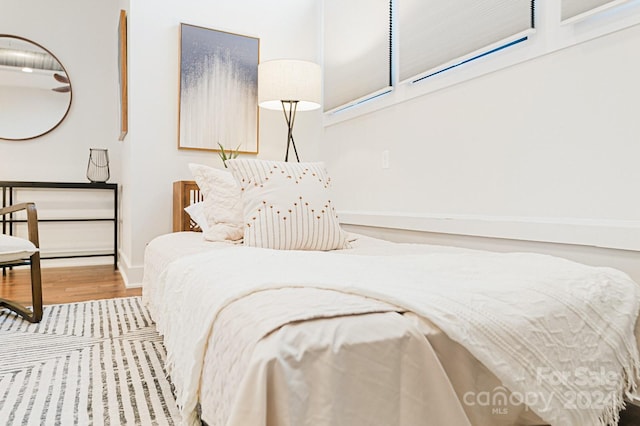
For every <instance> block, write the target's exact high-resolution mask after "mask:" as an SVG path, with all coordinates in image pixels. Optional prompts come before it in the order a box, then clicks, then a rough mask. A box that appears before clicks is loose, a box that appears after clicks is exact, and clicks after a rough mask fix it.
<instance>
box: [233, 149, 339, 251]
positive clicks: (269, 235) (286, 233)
mask: <svg viewBox="0 0 640 426" xmlns="http://www.w3.org/2000/svg"><path fill="white" fill-rule="evenodd" d="M227 165H228V167H229V169H230V170H231V172H232V173H233V175H234V177H235V178H236V180H237V181H238V184H239V185H240V188H241V191H242V201H243V205H244V209H243V212H244V244H246V245H248V246H252V247H262V248H272V249H279V250H334V249H342V248H347V247H348V243H347V237H346V234H345V232H344V231H343V230H342V229H341V228H340V224H339V222H338V217H337V215H336V209H335V206H334V205H333V201H332V198H331V178H330V177H329V176H328V175H327V171H326V169H325V167H324V164H323V163H286V162H280V161H266V160H247V159H233V160H228V161H227Z"/></svg>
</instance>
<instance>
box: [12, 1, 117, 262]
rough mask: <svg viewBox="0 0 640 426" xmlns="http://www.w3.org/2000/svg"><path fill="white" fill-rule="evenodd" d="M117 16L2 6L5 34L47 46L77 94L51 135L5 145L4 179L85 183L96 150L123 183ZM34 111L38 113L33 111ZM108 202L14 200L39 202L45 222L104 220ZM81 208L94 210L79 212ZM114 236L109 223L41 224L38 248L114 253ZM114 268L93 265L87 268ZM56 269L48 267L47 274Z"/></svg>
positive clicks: (40, 197) (29, 196)
mask: <svg viewBox="0 0 640 426" xmlns="http://www.w3.org/2000/svg"><path fill="white" fill-rule="evenodd" d="M118 12H119V8H118V5H117V4H115V3H114V2H110V1H100V2H99V1H85V0H65V1H64V2H51V1H48V0H24V1H19V2H16V1H11V0H0V32H1V33H3V34H9V35H16V36H21V37H25V38H28V39H30V40H32V41H34V42H36V43H38V44H40V45H42V46H44V47H46V48H47V49H48V50H49V51H51V52H52V53H53V54H54V55H55V56H56V57H57V58H58V60H59V61H60V62H61V63H62V64H63V65H64V67H65V69H66V71H67V72H68V75H69V78H70V80H71V84H72V87H73V99H72V103H71V108H70V110H69V113H68V115H67V117H66V118H65V120H64V121H63V122H62V123H61V124H60V125H59V126H58V127H57V128H56V129H54V130H53V131H52V132H50V133H48V134H46V135H44V136H42V137H39V138H36V139H32V140H26V141H6V140H2V139H0V180H14V181H15V180H18V181H70V182H88V180H87V178H86V176H85V173H86V168H87V161H88V158H89V148H92V147H97V148H107V149H108V150H109V154H110V157H111V167H110V169H111V179H110V180H109V181H110V182H120V179H121V164H122V163H121V160H120V156H121V150H122V144H121V143H120V142H118V134H119V121H118V111H119V110H118V102H119V98H118V74H117V70H118V68H117V37H118V33H117V25H118ZM52 93H53V92H52ZM33 112H34V113H37V111H36V110H35V109H34V110H33ZM1 132H2V130H1V129H0V136H1ZM104 195H105V194H104V193H102V192H96V193H86V192H82V193H79V192H77V191H75V192H68V191H66V192H65V191H62V192H61V191H54V192H51V191H46V192H40V191H23V192H21V193H19V194H18V195H17V200H18V201H36V205H37V207H38V212H39V214H40V217H70V216H75V217H78V216H82V215H83V214H86V215H88V216H93V215H99V216H102V217H107V216H109V215H111V214H112V207H111V205H110V203H109V199H107V201H106V203H105V200H104ZM108 196H109V194H107V197H108ZM78 209H90V210H89V211H84V212H81V213H78V212H77V210H78ZM112 229H113V228H112V227H111V225H110V224H105V223H95V222H94V223H88V224H77V223H76V224H69V223H66V224H55V225H54V224H46V225H44V224H43V225H42V226H41V232H40V234H41V238H40V242H41V247H42V249H43V253H44V254H61V253H67V252H69V251H75V252H77V249H78V248H80V249H81V250H88V251H91V252H93V251H95V250H101V249H105V248H107V249H109V248H110V247H112V240H111V239H112ZM111 261H112V260H111V259H110V258H93V259H89V262H90V263H109V262H111ZM76 263H80V262H76ZM82 263H86V262H82ZM54 264H56V263H55V262H52V261H45V262H43V266H45V267H47V266H52V265H54Z"/></svg>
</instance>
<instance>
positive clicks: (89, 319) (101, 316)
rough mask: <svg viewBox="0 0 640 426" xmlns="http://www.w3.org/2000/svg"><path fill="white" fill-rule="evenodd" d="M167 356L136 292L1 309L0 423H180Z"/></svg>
mask: <svg viewBox="0 0 640 426" xmlns="http://www.w3.org/2000/svg"><path fill="white" fill-rule="evenodd" d="M165 356H166V353H165V349H164V346H163V345H162V338H161V337H160V336H159V335H158V333H157V332H156V329H155V326H154V323H153V321H152V320H151V318H150V317H149V314H148V312H147V310H146V309H145V308H144V307H143V306H142V303H141V300H140V298H139V297H129V298H122V299H109V300H98V301H91V302H82V303H71V304H65V305H51V306H45V307H44V317H43V320H42V321H41V322H40V323H38V324H30V323H28V322H26V321H22V320H20V319H19V318H18V317H17V316H15V315H13V314H10V313H8V311H6V310H2V311H0V424H2V425H7V426H8V425H20V426H22V425H38V426H40V425H173V424H179V423H180V420H179V413H178V409H177V406H176V402H175V398H174V395H173V393H172V388H171V383H170V381H169V380H168V378H167V375H166V373H165V371H164V368H163V366H164V360H165Z"/></svg>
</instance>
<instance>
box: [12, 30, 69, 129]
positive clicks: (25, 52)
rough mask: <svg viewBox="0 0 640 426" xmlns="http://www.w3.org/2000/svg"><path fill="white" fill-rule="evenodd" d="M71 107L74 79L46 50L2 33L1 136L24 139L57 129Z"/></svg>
mask: <svg viewBox="0 0 640 426" xmlns="http://www.w3.org/2000/svg"><path fill="white" fill-rule="evenodd" d="M70 107H71V82H70V81H69V76H68V75H67V72H66V71H65V69H64V67H63V66H62V64H61V63H60V61H58V59H57V58H56V57H55V56H54V55H53V54H52V53H51V52H49V51H48V50H47V49H45V48H44V47H42V46H40V45H39V44H37V43H34V42H32V41H29V40H27V39H25V38H22V37H17V36H11V35H6V34H0V139H7V140H16V141H17V140H25V139H33V138H37V137H38V136H42V135H44V134H46V133H48V132H50V131H51V130H53V129H55V128H56V127H57V126H58V125H59V124H60V123H61V122H62V120H64V118H65V117H66V116H67V113H68V112H69V108H70Z"/></svg>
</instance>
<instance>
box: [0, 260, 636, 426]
mask: <svg viewBox="0 0 640 426" xmlns="http://www.w3.org/2000/svg"><path fill="white" fill-rule="evenodd" d="M42 293H43V301H44V304H45V305H50V304H58V303H71V302H82V301H85V300H97V299H111V298H114V297H126V296H139V295H140V294H141V293H142V290H141V289H140V288H135V289H127V288H125V286H124V282H123V281H122V277H121V276H120V274H119V273H118V272H117V271H114V270H113V266H111V265H100V266H79V267H73V268H43V269H42ZM0 298H5V299H10V300H15V301H17V302H20V303H23V304H27V305H29V304H30V303H31V287H30V281H29V270H28V269H16V270H13V271H7V275H6V276H0ZM619 425H620V426H638V425H640V407H638V406H635V405H631V404H629V405H628V408H627V409H626V410H625V411H623V412H622V413H621V419H620V424H619Z"/></svg>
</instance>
